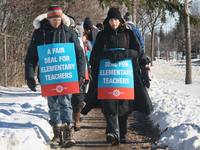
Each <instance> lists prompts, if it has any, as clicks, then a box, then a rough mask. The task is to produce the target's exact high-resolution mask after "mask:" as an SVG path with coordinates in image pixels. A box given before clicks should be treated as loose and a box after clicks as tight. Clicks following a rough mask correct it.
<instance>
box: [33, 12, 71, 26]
mask: <svg viewBox="0 0 200 150" xmlns="http://www.w3.org/2000/svg"><path fill="white" fill-rule="evenodd" d="M44 19H47V13H45V14H41V15H39V16H37V17H36V18H35V19H34V21H33V26H34V27H35V28H36V29H39V28H40V22H41V21H42V20H44ZM62 22H63V24H65V25H67V26H69V25H70V20H69V17H68V16H67V15H65V14H62Z"/></svg>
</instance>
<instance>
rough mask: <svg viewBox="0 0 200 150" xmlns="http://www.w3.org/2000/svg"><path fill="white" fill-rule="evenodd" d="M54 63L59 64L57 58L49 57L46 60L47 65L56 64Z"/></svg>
mask: <svg viewBox="0 0 200 150" xmlns="http://www.w3.org/2000/svg"><path fill="white" fill-rule="evenodd" d="M54 62H58V61H57V59H56V57H47V58H44V63H45V64H47V63H54Z"/></svg>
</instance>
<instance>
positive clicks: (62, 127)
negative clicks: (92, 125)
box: [25, 5, 85, 147]
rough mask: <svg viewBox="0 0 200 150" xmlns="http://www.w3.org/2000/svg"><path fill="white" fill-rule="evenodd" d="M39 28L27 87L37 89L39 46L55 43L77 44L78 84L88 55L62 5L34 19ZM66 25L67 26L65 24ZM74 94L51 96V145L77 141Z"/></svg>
mask: <svg viewBox="0 0 200 150" xmlns="http://www.w3.org/2000/svg"><path fill="white" fill-rule="evenodd" d="M33 24H34V27H35V28H36V30H35V31H34V33H33V36H32V40H31V43H30V45H29V48H28V52H27V55H26V59H25V79H26V81H27V85H28V87H29V88H30V89H31V90H32V91H36V89H35V87H36V83H35V79H34V73H35V68H36V65H37V62H38V53H37V46H39V45H45V44H52V43H74V46H75V53H76V60H77V68H78V77H79V84H80V85H81V84H82V81H83V78H84V77H85V58H84V54H83V49H82V48H81V46H80V43H79V40H78V38H77V35H76V33H75V32H74V31H73V29H72V28H69V27H68V26H69V24H70V21H69V18H68V17H67V16H66V15H64V14H63V13H62V9H61V7H60V6H55V5H54V6H50V7H49V8H48V11H47V13H46V14H42V15H40V16H38V17H37V18H36V19H35V20H34V22H33ZM65 24H67V25H68V26H66V25H65ZM71 97H72V94H67V95H59V96H49V97H47V100H48V107H49V115H50V121H49V123H50V125H51V126H52V128H53V132H54V137H53V139H52V140H51V141H50V142H49V144H50V145H51V146H58V145H59V144H60V143H62V142H63V147H72V146H74V145H75V141H74V140H73V139H72V123H73V120H72V106H71Z"/></svg>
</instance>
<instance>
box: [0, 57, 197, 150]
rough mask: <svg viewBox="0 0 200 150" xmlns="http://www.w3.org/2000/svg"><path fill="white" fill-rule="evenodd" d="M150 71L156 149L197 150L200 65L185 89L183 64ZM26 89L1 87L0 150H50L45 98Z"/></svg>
mask: <svg viewBox="0 0 200 150" xmlns="http://www.w3.org/2000/svg"><path fill="white" fill-rule="evenodd" d="M153 63H154V66H152V67H151V72H150V78H151V80H152V81H151V87H150V88H149V89H148V92H149V95H150V98H151V100H152V103H153V107H154V111H153V112H152V113H151V114H150V115H149V117H150V119H152V120H153V122H154V125H159V129H160V130H161V132H162V134H161V138H160V140H159V141H158V145H157V147H159V146H160V147H161V146H163V145H167V146H168V147H169V148H170V149H176V150H200V102H199V100H200V92H199V91H200V64H199V63H192V82H193V83H192V84H189V85H185V63H184V62H182V63H180V62H178V61H172V62H161V61H160V62H157V61H154V62H153ZM40 92H41V89H40V86H37V92H32V91H30V90H29V89H28V88H27V87H26V86H25V87H21V88H14V87H8V88H5V87H0V150H36V149H37V150H44V149H49V146H48V144H47V143H48V141H49V140H50V139H51V138H52V134H51V132H52V129H51V126H50V125H49V123H48V120H49V115H48V107H47V100H46V98H43V97H41V93H40Z"/></svg>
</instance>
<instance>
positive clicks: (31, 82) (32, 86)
mask: <svg viewBox="0 0 200 150" xmlns="http://www.w3.org/2000/svg"><path fill="white" fill-rule="evenodd" d="M27 85H28V87H29V88H30V89H31V90H32V91H34V92H36V89H35V87H36V83H35V79H34V78H32V77H29V78H27Z"/></svg>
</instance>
